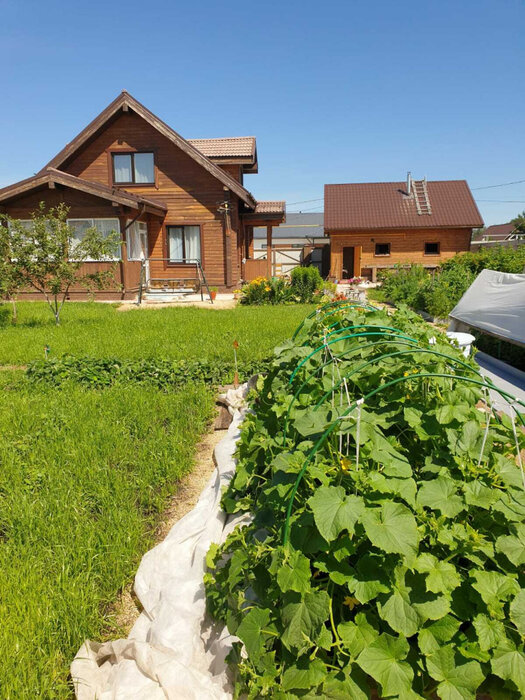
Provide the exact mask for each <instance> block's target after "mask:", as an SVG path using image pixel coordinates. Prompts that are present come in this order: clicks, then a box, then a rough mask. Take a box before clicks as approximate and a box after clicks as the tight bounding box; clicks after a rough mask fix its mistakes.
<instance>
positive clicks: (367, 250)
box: [324, 174, 483, 281]
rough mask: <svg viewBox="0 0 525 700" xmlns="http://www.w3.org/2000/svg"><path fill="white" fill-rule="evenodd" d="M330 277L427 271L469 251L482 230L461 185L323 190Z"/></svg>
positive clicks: (411, 184)
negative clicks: (398, 269) (400, 268)
mask: <svg viewBox="0 0 525 700" xmlns="http://www.w3.org/2000/svg"><path fill="white" fill-rule="evenodd" d="M324 206H325V219H324V230H325V235H327V236H330V276H331V277H332V278H334V279H338V280H340V279H344V278H349V277H361V276H365V277H369V278H370V279H372V280H373V281H375V279H376V274H377V270H378V269H383V268H390V267H394V266H396V265H399V264H409V263H419V264H421V265H423V266H425V267H428V268H434V267H437V266H438V265H440V264H441V263H442V262H443V261H444V260H447V259H448V258H451V257H452V256H454V255H456V253H460V252H462V251H465V250H469V249H470V239H471V236H472V230H473V229H475V228H479V227H480V226H483V219H482V218H481V215H480V213H479V211H478V208H477V206H476V203H475V201H474V198H473V197H472V193H471V191H470V189H469V186H468V184H467V183H466V181H465V180H442V181H429V182H427V181H426V180H414V179H412V177H411V176H410V174H409V175H408V178H407V181H406V182H369V183H352V184H343V185H325V205H324Z"/></svg>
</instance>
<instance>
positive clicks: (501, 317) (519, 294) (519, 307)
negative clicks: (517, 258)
mask: <svg viewBox="0 0 525 700" xmlns="http://www.w3.org/2000/svg"><path fill="white" fill-rule="evenodd" d="M449 316H450V318H451V319H452V323H451V324H450V326H449V329H450V330H453V331H456V330H457V331H461V330H464V329H465V330H466V328H467V327H468V328H477V329H479V330H480V331H486V332H487V333H490V334H492V335H494V336H496V337H497V338H501V339H502V340H510V341H512V342H514V343H519V344H520V345H525V275H513V274H510V273H507V272H496V271H495V270H482V272H480V274H479V275H478V276H477V277H476V279H475V280H474V282H473V283H472V284H471V285H470V287H469V288H468V289H467V291H466V292H465V294H464V295H463V296H462V297H461V299H460V300H459V302H458V303H457V305H456V306H455V307H454V308H453V309H452V311H451V312H450V314H449Z"/></svg>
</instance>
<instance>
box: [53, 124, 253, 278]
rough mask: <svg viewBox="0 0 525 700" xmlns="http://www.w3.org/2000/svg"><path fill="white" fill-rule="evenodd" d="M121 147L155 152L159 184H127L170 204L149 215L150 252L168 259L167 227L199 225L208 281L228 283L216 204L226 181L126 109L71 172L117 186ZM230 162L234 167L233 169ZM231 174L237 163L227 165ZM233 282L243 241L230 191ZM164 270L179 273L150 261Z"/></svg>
mask: <svg viewBox="0 0 525 700" xmlns="http://www.w3.org/2000/svg"><path fill="white" fill-rule="evenodd" d="M117 150H121V151H128V152H129V151H130V150H131V151H135V150H136V151H153V152H154V153H155V170H156V184H154V185H140V186H139V185H134V186H132V187H129V186H127V187H125V188H123V189H126V190H128V191H130V192H133V193H134V194H140V195H143V196H144V197H148V198H152V199H154V200H157V201H161V202H163V203H164V204H166V206H167V207H168V211H167V213H166V216H165V218H164V220H163V221H160V220H159V219H158V218H156V217H153V216H150V217H149V226H148V228H149V255H150V256H151V257H154V258H166V257H167V253H168V247H167V233H166V227H167V226H173V225H184V224H199V225H200V226H201V240H202V249H201V254H202V258H203V268H204V272H205V274H206V277H207V280H208V282H209V284H212V285H217V286H221V287H222V286H224V285H225V283H226V260H225V232H224V220H223V216H222V214H221V213H219V212H217V208H218V206H219V204H220V202H221V201H224V199H225V197H226V192H225V191H224V188H223V185H222V183H221V182H219V181H218V180H217V179H216V178H214V177H213V176H212V175H211V174H210V173H209V172H207V171H206V170H205V169H204V168H202V167H201V166H200V165H199V164H198V163H196V162H195V161H194V160H193V159H192V158H190V157H189V156H188V155H187V154H186V153H184V152H183V151H182V150H181V149H180V148H178V147H177V146H176V145H175V144H173V143H171V142H170V141H168V139H166V138H165V137H164V136H163V135H162V134H160V133H159V132H158V131H157V130H156V129H154V128H153V127H152V126H151V125H150V124H148V123H147V122H145V121H144V120H143V119H142V118H141V117H139V116H137V115H136V114H134V113H133V112H131V111H130V112H128V113H126V114H122V115H121V116H119V117H118V118H117V119H116V120H114V121H113V122H111V123H110V124H108V126H107V128H106V129H105V130H104V131H103V132H102V133H101V134H100V135H99V136H98V137H97V138H95V139H94V140H92V141H91V142H90V143H89V144H88V145H86V147H85V148H84V149H83V150H82V151H80V152H79V153H78V154H77V156H76V157H75V158H74V159H73V160H72V161H71V162H70V163H69V164H68V166H67V168H66V170H67V172H69V173H71V174H72V175H76V176H78V177H81V178H84V179H86V180H92V181H94V182H100V183H102V184H104V185H108V186H113V183H112V172H111V155H110V154H111V153H112V152H114V151H117ZM230 167H231V170H232V172H230ZM224 169H225V170H228V172H230V174H234V173H233V170H234V169H236V170H237V172H238V166H225V168H224ZM231 202H232V211H233V214H232V222H231V225H232V229H233V231H234V237H233V238H234V240H233V244H232V246H231V266H232V286H236V285H237V283H238V281H239V279H240V272H241V271H240V262H241V257H242V256H241V255H240V253H239V241H241V244H242V236H241V231H240V223H239V217H238V215H237V210H238V199H237V197H236V195H231ZM160 273H163V274H164V273H165V274H166V276H171V275H173V276H175V268H171V271H170V267H169V266H168V264H167V263H166V262H164V263H161V262H155V261H152V276H153V275H155V276H157V275H160Z"/></svg>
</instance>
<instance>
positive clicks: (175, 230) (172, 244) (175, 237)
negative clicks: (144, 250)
mask: <svg viewBox="0 0 525 700" xmlns="http://www.w3.org/2000/svg"><path fill="white" fill-rule="evenodd" d="M182 231H183V229H182V227H181V226H170V227H169V229H168V237H169V238H168V240H169V258H170V260H171V261H172V262H181V261H182V259H183V257H184V256H183V252H182Z"/></svg>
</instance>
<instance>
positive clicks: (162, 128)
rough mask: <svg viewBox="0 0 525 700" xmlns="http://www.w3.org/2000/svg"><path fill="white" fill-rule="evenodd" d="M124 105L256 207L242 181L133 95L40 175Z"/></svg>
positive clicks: (110, 108) (114, 103) (115, 104)
mask: <svg viewBox="0 0 525 700" xmlns="http://www.w3.org/2000/svg"><path fill="white" fill-rule="evenodd" d="M124 105H127V106H128V107H131V109H132V110H134V111H135V112H136V113H137V114H138V115H139V116H140V117H142V118H143V119H145V120H146V121H147V122H148V123H149V124H150V125H151V126H152V127H153V128H155V129H157V131H159V132H160V133H162V134H163V135H164V136H165V137H166V138H168V139H170V140H171V141H173V142H174V143H175V144H176V145H177V146H178V147H179V148H182V150H184V151H185V152H186V153H187V154H188V155H189V156H190V157H191V158H193V159H194V160H195V161H196V162H197V163H200V164H201V165H202V166H203V167H204V168H205V170H207V171H208V172H209V173H210V175H212V176H213V177H215V178H216V179H217V180H219V181H220V182H222V183H223V185H225V186H226V187H228V189H230V190H232V192H234V193H235V194H236V195H237V196H238V197H240V198H241V199H242V200H243V201H244V202H245V203H246V204H247V205H248V206H251V207H254V206H255V197H254V196H253V195H252V193H251V192H250V191H249V190H247V189H246V188H245V187H243V185H241V183H240V182H238V181H237V180H235V179H234V178H233V177H232V176H231V175H229V174H228V173H227V172H226V171H225V170H223V169H222V168H219V167H218V166H217V165H216V164H215V163H214V162H213V161H212V160H211V159H210V158H208V157H207V156H205V155H204V154H203V153H201V151H199V149H198V148H196V147H195V146H194V145H193V144H192V143H191V142H190V141H188V139H185V138H184V136H181V135H180V134H179V133H178V132H177V131H175V129H172V127H171V126H169V124H167V123H166V122H164V121H163V120H162V119H160V118H159V117H157V116H156V115H155V114H153V112H151V110H149V109H148V108H147V107H145V106H144V105H143V104H142V103H141V102H139V101H138V100H137V99H135V98H134V97H133V96H132V95H130V94H129V92H126V91H122V92H121V93H120V94H119V95H118V96H117V97H116V98H115V99H114V100H113V101H112V102H111V103H110V104H109V105H108V106H107V107H106V108H105V109H104V110H102V112H100V114H98V116H96V117H95V118H94V119H93V120H92V121H91V122H90V123H89V124H88V125H87V126H86V127H84V129H82V131H80V132H79V133H78V134H77V136H76V137H75V138H74V139H73V140H72V141H70V142H69V143H68V144H67V145H66V146H65V147H64V148H63V149H62V150H61V151H59V153H57V155H56V156H55V157H54V158H52V159H51V160H50V161H49V162H48V163H47V164H46V165H45V166H44V168H42V170H41V171H40V172H42V171H43V170H45V169H46V168H47V167H55V166H56V165H62V164H63V163H64V162H65V161H66V160H67V159H68V158H69V157H71V156H72V155H73V154H74V153H75V152H76V151H77V150H78V149H80V148H81V147H82V146H83V145H84V143H85V142H86V141H87V140H88V139H89V138H91V137H92V136H94V135H95V134H96V133H97V132H98V130H99V129H100V128H102V127H103V125H104V124H105V123H106V122H107V121H108V120H109V119H111V117H112V116H113V115H114V114H116V112H117V111H118V110H119V109H121V108H122V107H123V106H124Z"/></svg>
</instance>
